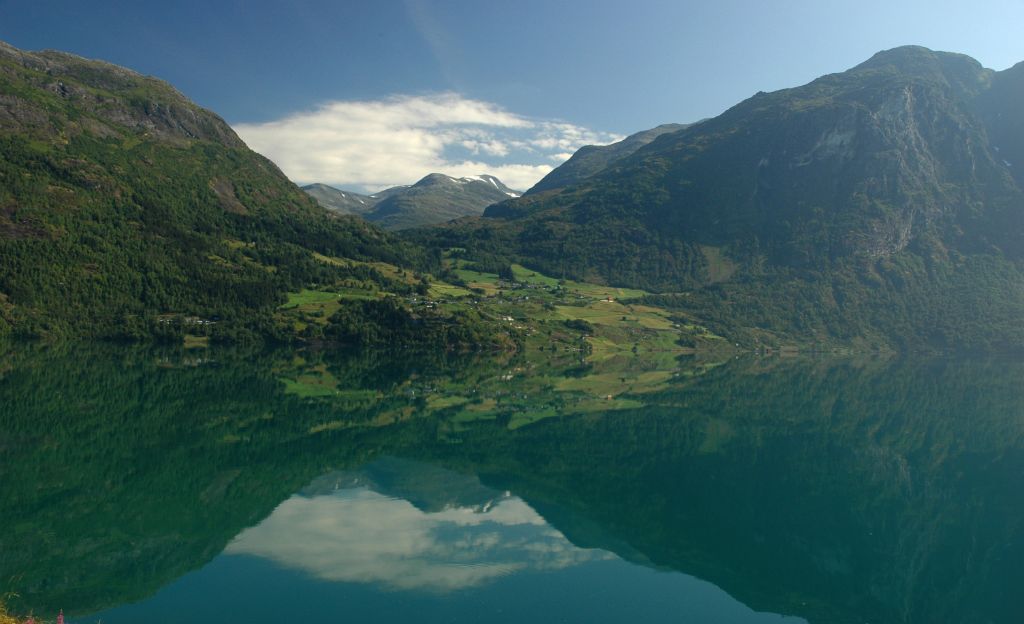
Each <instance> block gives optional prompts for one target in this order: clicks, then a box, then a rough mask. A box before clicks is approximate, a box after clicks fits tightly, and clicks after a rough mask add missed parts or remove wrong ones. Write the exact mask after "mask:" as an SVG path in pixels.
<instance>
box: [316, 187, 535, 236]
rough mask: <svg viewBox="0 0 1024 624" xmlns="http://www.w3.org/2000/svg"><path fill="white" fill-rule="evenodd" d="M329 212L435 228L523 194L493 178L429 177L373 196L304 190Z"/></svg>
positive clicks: (388, 224)
mask: <svg viewBox="0 0 1024 624" xmlns="http://www.w3.org/2000/svg"><path fill="white" fill-rule="evenodd" d="M302 190H304V191H306V193H308V194H309V195H310V196H312V197H313V198H314V199H316V200H317V201H318V202H320V205H322V206H323V207H325V208H328V209H330V210H335V211H337V212H339V213H341V214H355V215H358V216H360V217H362V218H364V219H366V220H367V221H370V222H372V223H375V224H377V225H379V226H381V227H383V228H384V229H385V230H402V229H408V228H414V227H422V226H428V225H435V224H439V223H444V222H446V221H451V220H453V219H459V218H462V217H467V216H479V215H481V214H483V211H484V209H485V208H486V207H487V206H489V205H491V204H493V203H496V202H499V201H504V200H506V199H508V198H509V197H519V196H520V193H519V192H517V191H513V190H512V189H510V188H509V187H507V186H505V184H504V183H503V182H502V181H501V180H499V179H498V178H496V177H495V176H492V175H489V174H480V175H477V176H463V177H460V178H455V177H452V176H449V175H446V174H443V173H429V174H427V175H426V176H424V177H423V178H421V179H419V180H418V181H417V182H415V183H414V184H409V185H402V186H394V187H391V188H387V189H384V190H381V191H378V192H376V193H373V194H370V195H361V194H358V193H352V192H351V191H345V190H342V189H338V188H335V187H331V186H328V185H326V184H310V185H307V186H304V187H302Z"/></svg>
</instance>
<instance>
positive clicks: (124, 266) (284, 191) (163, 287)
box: [0, 44, 416, 337]
mask: <svg viewBox="0 0 1024 624" xmlns="http://www.w3.org/2000/svg"><path fill="white" fill-rule="evenodd" d="M314 251H316V252H320V253H322V254H325V255H329V256H335V257H344V258H355V259H362V260H385V261H388V262H392V263H397V264H406V265H408V264H409V263H410V262H413V261H414V259H413V257H414V256H415V255H416V254H415V252H413V251H411V250H410V248H409V247H408V246H406V245H402V244H399V243H397V242H396V241H394V240H392V239H391V238H390V237H388V236H387V235H385V234H383V233H382V232H380V231H379V230H377V229H375V228H373V227H370V226H368V225H366V224H365V223H364V222H362V221H360V220H356V219H351V218H339V217H337V216H336V215H332V214H330V213H328V212H327V211H325V210H323V209H322V208H320V207H319V206H317V205H316V204H315V202H313V201H312V200H311V199H309V198H308V197H307V196H306V195H305V194H304V193H302V192H301V191H300V190H299V189H298V188H297V187H296V186H295V185H293V184H292V183H291V182H289V181H288V179H287V178H286V177H285V176H284V175H283V174H282V173H281V172H280V171H279V170H278V169H277V167H275V166H274V165H273V163H271V162H270V161H268V160H267V159H265V158H263V157H262V156H260V155H258V154H256V153H254V152H252V151H250V150H249V149H248V148H246V146H245V145H244V144H243V143H242V141H241V140H240V139H239V138H238V137H237V136H236V135H235V133H234V132H233V131H232V130H231V128H230V127H229V126H228V125H227V124H226V123H224V121H223V120H221V119H220V118H219V117H217V116H216V115H214V114H213V113H211V112H209V111H207V110H204V109H202V108H200V107H198V106H196V105H195V104H193V103H192V102H190V101H189V100H188V99H186V98H185V97H184V96H182V95H181V94H180V93H178V92H177V91H175V90H174V89H173V88H172V87H171V86H170V85H168V84H166V83H164V82H161V81H159V80H156V79H154V78H149V77H145V76H141V75H139V74H136V73H134V72H132V71H130V70H127V69H124V68H120V67H116V66H114V65H109V64H106V63H102V62H97V61H89V60H86V59H82V58H80V57H77V56H73V55H70V54H64V53H60V52H51V51H47V52H39V53H27V52H22V51H19V50H17V49H15V48H12V47H10V46H7V45H4V44H0V334H3V333H14V334H16V335H23V336H55V335H79V336H81V335H86V336H98V337H115V336H145V335H152V334H154V333H160V332H161V331H163V329H165V328H167V327H168V326H169V325H171V324H175V323H180V322H181V319H189V318H192V319H194V318H195V317H201V318H203V319H207V320H215V321H217V326H216V327H215V329H214V333H215V335H221V336H223V337H231V336H234V337H238V336H240V335H242V334H250V333H253V332H255V333H258V334H264V335H266V334H268V333H270V334H272V333H274V332H275V331H276V330H275V328H273V327H272V321H271V314H272V311H273V310H274V309H275V308H276V307H277V306H278V305H280V304H281V303H283V302H284V301H285V296H284V293H285V292H286V291H288V290H297V289H299V288H300V287H302V286H303V285H305V284H307V283H316V282H324V281H329V280H332V279H338V278H342V277H344V275H345V274H346V272H347V269H346V268H345V267H343V266H340V265H338V264H326V263H323V262H319V261H317V260H316V259H315V258H314V256H313V253H312V252H314ZM192 322H195V321H192Z"/></svg>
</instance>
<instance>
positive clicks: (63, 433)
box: [0, 346, 1024, 622]
mask: <svg viewBox="0 0 1024 624" xmlns="http://www.w3.org/2000/svg"><path fill="white" fill-rule="evenodd" d="M200 353H204V355H202V356H188V355H183V354H181V353H179V352H162V351H151V350H145V349H141V350H139V349H123V348H118V347H103V346H91V347H78V348H74V349H68V350H65V351H57V350H53V349H38V348H32V349H21V350H18V351H15V352H13V353H11V354H8V356H7V357H5V360H4V361H5V362H6V363H7V365H6V366H5V368H3V369H0V406H3V410H4V411H3V414H2V416H0V449H2V450H3V456H2V457H3V460H2V461H0V487H2V490H3V492H4V496H3V497H0V579H2V581H3V584H4V586H3V587H0V590H7V589H16V590H17V591H18V592H19V593H20V594H21V596H22V597H21V601H22V602H23V603H24V605H25V606H27V607H29V608H31V609H34V610H35V611H36V612H40V611H46V610H47V609H48V608H56V607H58V606H62V607H65V608H68V607H71V609H72V610H74V611H75V612H79V613H81V612H87V611H95V610H97V609H99V608H102V607H105V606H110V605H113V604H117V603H120V602H124V601H127V600H137V599H139V598H141V597H143V596H145V595H148V594H150V593H152V592H154V591H155V590H156V589H158V588H159V587H161V586H162V585H164V584H166V583H167V582H169V581H171V580H173V579H175V578H177V577H178V576H180V575H181V574H183V573H185V572H186V571H188V570H191V569H194V568H196V567H198V566H200V565H202V564H203V563H204V562H206V561H208V560H209V559H210V558H212V557H213V556H215V555H216V554H217V553H219V552H220V551H221V550H222V549H223V547H224V546H225V544H227V543H228V541H229V540H230V539H231V538H232V537H234V536H235V535H236V534H237V533H239V532H240V531H241V530H243V529H244V528H246V527H249V526H252V525H254V524H256V523H257V522H258V521H259V520H261V519H262V518H264V517H266V515H267V514H268V513H269V512H270V511H271V510H272V509H273V508H274V507H275V506H276V505H277V504H278V503H280V501H282V500H284V499H285V498H286V497H288V496H289V495H290V494H292V493H294V492H296V491H298V490H299V489H300V488H302V487H303V486H304V485H306V484H307V483H309V482H310V481H311V480H312V479H313V478H314V477H316V476H317V475H320V474H323V473H324V472H326V471H328V470H331V469H335V468H340V469H343V468H349V467H355V466H359V465H361V464H363V463H365V462H366V461H368V460H370V459H373V458H375V457H378V456H381V455H397V456H404V457H409V458H415V459H421V460H427V461H429V462H431V463H436V464H442V465H444V466H447V467H449V468H455V469H457V470H459V471H461V472H464V473H468V474H478V475H480V476H481V478H482V479H483V480H484V481H485V482H486V483H487V484H489V485H492V486H494V487H497V488H500V489H502V490H505V489H508V490H512V491H513V493H515V494H518V495H520V496H523V497H524V498H526V499H527V501H528V502H529V503H530V504H531V505H533V506H534V507H535V508H536V509H538V510H540V511H541V512H542V513H543V515H544V516H545V517H546V518H547V519H548V520H549V521H551V522H552V523H553V524H554V525H555V526H556V527H557V528H559V529H560V530H561V531H563V532H564V533H565V534H566V535H567V536H568V537H570V539H572V540H573V541H574V542H575V543H577V545H581V546H601V547H604V548H608V549H611V550H614V551H615V552H617V553H619V554H620V555H622V556H624V557H626V558H629V559H632V560H635V561H638V562H642V563H645V564H648V565H655V566H660V567H666V568H671V569H677V570H681V571H684V572H687V573H690V574H693V575H695V576H699V577H701V578H705V579H707V580H709V581H711V582H714V583H716V584H718V585H719V586H721V587H722V588H723V589H725V590H726V591H728V592H730V593H732V594H733V595H734V596H736V597H737V598H739V599H740V600H742V601H744V602H746V603H747V604H749V605H750V606H752V607H754V608H756V609H763V610H771V611H777V612H784V613H795V614H800V615H804V616H806V617H809V618H811V619H812V620H815V621H823V622H824V621H827V622H834V621H844V620H845V621H880V622H885V621H908V622H917V621H920V622H925V621H965V622H971V621H978V622H982V621H993V622H1002V621H1014V616H1017V615H1019V614H1020V613H1022V612H1024V605H1022V604H1021V602H1020V601H1021V598H1020V597H1019V596H1020V595H1019V593H1018V592H1016V591H1015V588H1016V587H1017V586H1019V585H1020V583H1021V581H1022V580H1024V553H1022V552H1021V548H1022V547H1021V546H1020V544H1021V543H1022V541H1021V528H1022V527H1021V524H1022V520H1024V500H1022V499H1021V498H1020V497H1019V496H1018V494H1017V492H1018V489H1019V483H1020V476H1021V474H1022V469H1024V419H1022V418H1021V413H1022V411H1024V410H1022V407H1024V400H1022V394H1021V392H1020V391H1019V388H1018V385H1019V379H1021V378H1022V373H1024V365H1020V364H1017V363H1009V362H943V361H926V362H914V361H904V362H888V361H873V362H872V361H867V362H858V361H853V360H850V361H839V362H796V361H794V362H783V361H771V362H768V363H766V362H756V361H749V362H744V361H737V362H734V363H732V364H730V365H727V366H723V367H719V368H714V369H711V370H710V371H709V372H707V373H706V374H704V375H703V376H701V377H699V378H695V379H690V380H684V381H679V382H678V383H677V384H675V385H673V386H672V390H670V391H662V392H658V393H656V394H648V395H643V397H642V398H643V400H644V401H645V402H646V403H647V404H648V405H647V407H645V408H643V409H636V410H631V411H617V412H608V413H604V414H595V413H591V414H588V415H582V416H576V417H563V418H551V419H547V420H544V421H541V422H538V423H536V424H534V425H530V426H526V427H523V428H521V429H517V430H515V431H509V430H508V429H507V428H505V427H503V426H502V425H501V421H479V422H473V423H468V424H463V425H462V426H460V427H459V428H457V429H453V428H451V427H449V426H447V425H445V424H444V422H442V421H441V420H438V419H436V418H428V417H425V414H424V412H423V409H424V407H425V403H424V401H423V398H422V394H423V393H422V390H423V389H429V388H433V389H437V388H442V389H448V390H450V391H456V392H461V391H463V390H465V389H466V388H475V387H478V386H479V385H480V384H481V383H484V381H485V380H487V379H489V378H492V377H494V376H495V375H496V373H497V371H498V370H504V369H505V367H507V366H508V363H503V362H490V363H488V362H486V361H482V360H473V361H469V362H466V361H462V360H460V359H458V358H455V359H450V358H449V357H448V356H445V355H443V354H433V355H429V356H415V357H414V356H411V355H409V354H407V353H405V354H398V355H397V356H381V355H380V354H366V353H364V354H361V355H338V354H335V355H327V354H315V353H308V352H306V353H302V354H300V356H296V354H292V353H270V354H267V353H235V352H229V351H213V352H209V353H207V352H200ZM308 370H317V371H322V372H324V374H329V375H330V377H331V379H332V380H333V381H332V383H335V384H336V387H337V388H338V389H339V390H346V391H347V390H361V389H362V390H365V389H369V390H373V392H370V393H364V394H363V395H361V396H364V399H361V400H360V401H356V400H353V399H352V397H351V396H350V393H349V394H346V393H345V392H341V393H340V394H339V397H338V398H332V397H330V396H326V397H315V398H305V399H304V398H302V397H300V396H297V395H295V394H289V393H286V392H285V384H283V383H281V382H280V381H279V380H280V379H282V378H289V377H294V378H298V377H299V376H300V375H301V374H303V371H308ZM548 372H550V371H548ZM524 374H525V373H524ZM684 377H685V376H684ZM516 383H529V380H528V379H526V380H523V381H522V382H516ZM536 387H539V384H537V385H536V386H535V388H536ZM410 388H412V389H414V390H416V392H407V390H409V389H410ZM365 397H370V398H369V399H365ZM549 399H550V397H544V396H538V400H544V401H547V400H549ZM385 415H386V416H388V418H382V416H385ZM323 423H342V424H344V425H345V426H339V427H338V428H326V429H323V428H321V429H317V427H318V426H320V425H322V424H323ZM313 431H322V432H321V433H312V432H313ZM417 487H418V488H419V489H420V490H422V491H431V492H433V493H432V494H431V500H435V499H436V500H442V499H443V497H444V493H443V492H440V491H437V489H435V490H429V488H428V489H427V490H424V489H423V487H426V486H417ZM440 489H444V488H443V487H442V488H440ZM16 606H17V605H16Z"/></svg>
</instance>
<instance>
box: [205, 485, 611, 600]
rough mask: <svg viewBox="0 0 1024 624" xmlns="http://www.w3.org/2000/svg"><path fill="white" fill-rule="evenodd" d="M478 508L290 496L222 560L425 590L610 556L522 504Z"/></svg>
mask: <svg viewBox="0 0 1024 624" xmlns="http://www.w3.org/2000/svg"><path fill="white" fill-rule="evenodd" d="M485 509H486V510H484V511H482V510H480V509H479V508H470V507H455V508H447V509H444V510H443V511H439V512H433V513H427V512H423V511H421V510H419V509H417V508H416V507H414V506H413V505H412V504H410V503H409V502H408V501H405V500H401V499H395V498H389V497H387V496H384V495H382V494H379V493H377V492H373V491H371V490H369V489H365V488H358V489H349V490H340V491H339V492H337V493H334V494H331V495H328V496H317V497H313V498H307V497H302V496H295V497H293V498H291V499H289V500H287V501H285V502H284V503H282V504H281V505H280V506H279V507H278V508H277V509H276V510H275V511H274V513H273V514H271V515H270V517H269V518H267V519H266V520H265V521H264V522H262V523H261V524H260V525H258V526H256V527H254V528H251V529H248V530H246V531H244V532H243V533H242V534H240V535H239V536H238V537H237V538H235V540H234V541H233V542H232V543H231V544H230V545H229V546H228V548H227V550H226V551H225V552H226V553H228V554H235V555H252V556H256V557H261V558H264V559H268V560H271V561H273V562H275V563H277V564H279V565H282V566H285V567H288V568H292V569H297V570H302V571H304V572H306V573H308V574H311V575H313V576H315V577H317V578H320V579H323V580H327V581H340V582H356V583H376V584H381V585H383V586H385V587H388V588H391V589H397V590H422V591H431V592H449V591H454V590H458V589H464V588H469V587H476V586H480V585H483V584H486V583H488V582H490V581H493V580H494V579H496V578H499V577H502V576H505V575H508V574H514V573H516V572H520V571H525V570H535V571H537V570H558V569H563V568H568V567H571V566H574V565H578V564H580V563H584V562H588V561H595V560H601V559H608V558H612V557H613V555H611V554H610V553H607V552H605V551H600V550H584V549H581V548H577V547H575V546H573V545H572V544H571V543H570V542H569V540H567V539H566V538H565V536H563V535H562V534H561V533H559V532H558V531H556V530H554V529H552V528H551V527H549V526H548V525H547V523H546V522H545V521H544V519H543V518H542V517H541V516H540V515H539V514H537V512H535V511H534V510H533V509H532V508H531V507H530V506H529V505H527V504H526V503H525V502H523V501H522V500H521V499H518V498H511V497H506V498H502V499H500V500H499V501H498V502H496V504H493V505H490V506H488V507H486V508H485Z"/></svg>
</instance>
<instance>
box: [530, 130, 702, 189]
mask: <svg viewBox="0 0 1024 624" xmlns="http://www.w3.org/2000/svg"><path fill="white" fill-rule="evenodd" d="M689 125H690V124H662V125H660V126H658V127H656V128H651V129H650V130H644V131H642V132H637V133H636V134H631V135H629V136H628V137H626V138H624V139H622V140H621V141H618V142H616V143H612V144H611V145H585V146H583V147H581V148H580V149H578V150H577V151H576V153H575V154H573V155H572V158H570V159H569V160H567V161H565V162H564V163H562V164H561V165H559V166H558V167H557V168H556V169H555V170H554V171H552V172H551V173H549V174H547V175H546V176H544V178H543V179H542V180H541V181H540V182H538V183H537V184H535V185H533V188H531V189H530V190H528V191H526V193H525V194H526V195H530V194H533V193H540V192H541V191H548V190H551V189H556V188H562V187H565V186H569V185H570V184H579V183H580V182H582V181H583V180H585V179H587V178H589V177H590V176H592V175H594V174H596V173H600V172H601V171H603V170H604V169H606V168H607V167H608V166H609V165H611V164H612V163H613V162H615V161H617V160H621V159H623V158H625V157H626V156H629V155H630V154H633V153H634V152H636V151H637V150H638V149H640V148H641V147H643V146H645V145H647V144H648V143H650V142H651V141H653V140H654V139H656V138H658V137H659V136H661V135H663V134H668V133H670V132H676V131H678V130H684V129H686V128H688V127H689Z"/></svg>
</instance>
